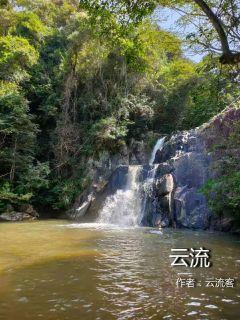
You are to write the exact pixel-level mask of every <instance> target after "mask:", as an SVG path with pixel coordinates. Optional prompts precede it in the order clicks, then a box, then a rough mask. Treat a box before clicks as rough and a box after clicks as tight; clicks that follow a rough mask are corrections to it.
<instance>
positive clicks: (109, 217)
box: [97, 166, 141, 226]
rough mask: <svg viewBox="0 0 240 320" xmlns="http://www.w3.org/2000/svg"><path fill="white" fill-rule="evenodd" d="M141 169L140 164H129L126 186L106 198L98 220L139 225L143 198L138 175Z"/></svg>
mask: <svg viewBox="0 0 240 320" xmlns="http://www.w3.org/2000/svg"><path fill="white" fill-rule="evenodd" d="M140 169H141V167H140V166H129V169H128V180H127V186H126V188H125V189H124V190H117V191H116V193H115V194H113V195H112V196H109V197H108V198H107V199H106V201H105V204H104V207H103V209H102V210H101V212H100V214H99V218H98V221H97V222H99V223H109V224H116V225H120V226H137V225H139V223H140V221H139V213H140V211H141V200H140V197H139V182H138V176H139V172H140Z"/></svg>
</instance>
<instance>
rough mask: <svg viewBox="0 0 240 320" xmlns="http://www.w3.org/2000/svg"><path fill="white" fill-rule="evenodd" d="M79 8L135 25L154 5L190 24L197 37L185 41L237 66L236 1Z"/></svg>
mask: <svg viewBox="0 0 240 320" xmlns="http://www.w3.org/2000/svg"><path fill="white" fill-rule="evenodd" d="M80 5H82V6H83V7H84V8H87V9H90V10H93V12H94V14H96V12H98V14H99V15H100V16H101V15H102V14H103V12H105V11H106V10H108V11H110V12H111V13H113V14H115V15H116V16H118V17H119V20H120V21H121V22H122V23H123V24H126V23H138V22H139V21H141V20H142V19H143V18H144V17H146V16H148V15H150V14H151V13H152V12H153V11H154V9H155V8H156V7H157V6H158V5H160V6H163V7H168V8H172V9H176V10H178V12H181V14H186V15H187V21H188V22H192V23H194V25H195V28H196V29H197V31H198V34H196V33H195V32H193V33H191V34H190V35H189V36H188V39H189V40H191V41H193V42H195V43H198V44H200V45H201V46H203V47H204V48H205V49H206V50H207V51H214V52H216V51H217V52H219V51H220V50H221V56H220V58H219V60H220V62H221V63H222V64H238V63H239V62H240V52H239V50H240V47H239V41H240V30H239V26H240V19H239V13H240V4H239V0H223V1H220V3H219V1H217V0H214V1H209V0H206V1H205V0H148V1H142V0H140V1H128V0H112V1H102V0H80ZM185 10H186V11H185ZM196 19H197V22H196ZM199 21H200V23H199ZM202 40H203V41H202ZM216 42H219V43H220V44H221V49H220V50H219V48H216V47H214V46H213V45H212V43H214V44H216Z"/></svg>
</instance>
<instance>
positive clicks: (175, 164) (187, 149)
mask: <svg viewBox="0 0 240 320" xmlns="http://www.w3.org/2000/svg"><path fill="white" fill-rule="evenodd" d="M237 121H240V110H239V109H228V110H225V111H224V112H222V113H221V114H219V115H218V116H216V117H214V118H213V119H212V120H210V121H209V122H208V123H206V124H204V125H203V126H201V127H199V128H196V129H193V130H189V131H183V132H177V133H176V134H174V135H172V136H171V137H170V138H169V139H168V140H167V141H166V142H165V144H164V147H163V149H162V150H161V151H160V150H159V151H158V152H157V154H156V157H155V161H154V162H155V163H156V164H159V165H158V168H157V170H156V189H157V191H156V193H155V197H157V198H156V199H155V202H157V203H158V204H157V205H155V207H156V208H158V209H157V212H153V211H152V212H149V215H150V216H151V217H152V224H153V225H161V226H162V227H163V226H165V223H164V224H162V222H161V221H162V220H163V221H166V216H167V218H168V220H169V225H172V226H175V227H180V228H181V227H185V228H194V229H212V230H219V231H230V230H232V227H233V220H232V219H231V218H228V217H222V218H220V217H216V216H214V215H213V214H212V212H211V211H210V209H209V208H208V205H207V200H206V197H205V196H204V195H203V194H202V193H201V192H200V189H201V187H202V186H203V185H204V184H205V183H206V182H207V180H209V179H212V178H216V177H218V176H219V174H221V172H219V169H217V167H218V168H219V167H220V166H219V165H218V166H216V163H217V162H218V163H219V162H220V161H221V157H224V152H226V151H225V150H222V151H221V152H222V154H216V152H215V151H214V148H212V147H214V145H217V144H220V143H221V141H223V140H224V139H226V138H227V137H229V135H230V134H232V133H233V126H232V123H234V122H237ZM227 152H228V153H230V152H231V150H227ZM233 152H236V150H233ZM239 160H240V155H239ZM169 174H171V175H172V177H173V181H174V188H173V190H171V188H169V189H167V188H166V187H165V185H164V183H163V179H164V177H166V175H169ZM167 191H168V192H169V193H168V197H169V198H170V199H171V200H169V209H166V207H164V205H163V203H165V202H166V200H165V199H164V197H163V196H165V193H166V194H167ZM164 192H165V193H164ZM150 220H151V219H150ZM148 221H149V219H148Z"/></svg>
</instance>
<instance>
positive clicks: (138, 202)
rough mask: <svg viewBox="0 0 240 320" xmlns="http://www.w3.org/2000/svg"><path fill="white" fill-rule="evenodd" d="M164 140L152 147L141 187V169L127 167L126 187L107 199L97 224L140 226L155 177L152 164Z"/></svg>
mask: <svg viewBox="0 0 240 320" xmlns="http://www.w3.org/2000/svg"><path fill="white" fill-rule="evenodd" d="M164 140H165V138H161V139H159V140H158V141H157V143H156V145H155V146H154V149H153V152H152V155H151V158H150V160H149V165H151V169H150V170H149V171H148V176H147V179H146V180H145V182H144V184H143V186H142V185H140V183H139V174H140V172H141V171H142V169H143V167H142V166H140V165H139V166H138V165H132V166H129V168H128V178H127V184H126V187H125V188H124V189H123V190H122V189H119V190H117V191H116V192H115V193H114V194H113V195H110V196H108V197H107V199H106V201H105V203H104V206H103V208H102V210H101V211H100V213H99V217H98V219H97V222H98V223H103V224H114V225H119V226H138V225H140V224H141V222H142V219H143V217H144V213H145V209H146V205H147V201H148V199H149V198H150V197H151V193H152V189H153V183H154V179H155V175H156V169H157V165H153V162H154V159H155V156H156V153H157V151H158V150H161V149H162V148H163V144H164ZM142 190H143V191H144V192H143V193H142V192H141V191H142Z"/></svg>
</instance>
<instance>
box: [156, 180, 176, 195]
mask: <svg viewBox="0 0 240 320" xmlns="http://www.w3.org/2000/svg"><path fill="white" fill-rule="evenodd" d="M173 188H174V181H173V176H172V175H171V174H165V175H164V176H163V177H162V178H160V179H159V180H157V181H156V189H157V194H158V196H159V197H163V196H165V195H167V194H169V193H171V192H172V191H173Z"/></svg>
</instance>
